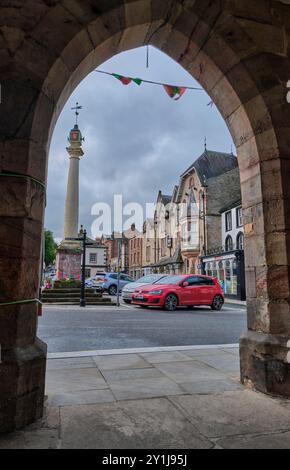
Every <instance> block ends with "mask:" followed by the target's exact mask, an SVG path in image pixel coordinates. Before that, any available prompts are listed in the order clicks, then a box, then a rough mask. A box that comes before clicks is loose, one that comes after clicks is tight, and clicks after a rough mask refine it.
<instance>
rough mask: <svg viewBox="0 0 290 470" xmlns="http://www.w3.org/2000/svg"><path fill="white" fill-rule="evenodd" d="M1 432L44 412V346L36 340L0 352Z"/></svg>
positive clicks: (32, 419)
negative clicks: (22, 346)
mask: <svg viewBox="0 0 290 470" xmlns="http://www.w3.org/2000/svg"><path fill="white" fill-rule="evenodd" d="M1 361H2V362H1V363H0V433H1V432H9V431H12V430H14V429H19V428H21V427H23V426H26V425H27V424H29V423H32V422H33V421H35V420H36V419H39V418H41V416H42V413H43V400H44V385H45V365H46V345H45V344H44V343H42V342H41V341H40V340H37V341H36V342H35V343H34V345H32V346H31V347H29V348H25V349H20V348H17V349H14V350H9V351H2V358H1Z"/></svg>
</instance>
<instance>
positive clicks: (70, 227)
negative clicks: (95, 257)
mask: <svg viewBox="0 0 290 470" xmlns="http://www.w3.org/2000/svg"><path fill="white" fill-rule="evenodd" d="M68 141H69V143H70V146H69V147H68V148H67V149H66V150H67V152H68V154H69V156H70V164H69V174H68V182H67V192H66V202H65V214H64V239H63V241H62V242H61V245H60V248H59V250H58V253H57V258H56V268H57V276H58V278H59V279H63V278H66V277H73V278H78V277H80V274H81V245H80V243H79V242H78V241H74V240H70V239H71V238H77V237H78V232H79V230H78V229H79V163H80V158H81V157H82V156H83V155H84V152H83V150H82V141H83V138H82V134H81V132H80V130H79V128H78V125H77V124H76V125H75V126H74V128H73V129H72V130H71V131H70V135H69V138H68Z"/></svg>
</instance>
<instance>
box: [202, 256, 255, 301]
mask: <svg viewBox="0 0 290 470" xmlns="http://www.w3.org/2000/svg"><path fill="white" fill-rule="evenodd" d="M201 267H202V273H203V274H206V275H207V276H212V277H216V278H217V279H218V280H219V282H220V284H221V286H222V288H223V291H224V294H225V296H226V297H228V298H232V299H236V300H246V288H245V263H244V252H243V251H242V250H235V251H230V252H225V253H221V254H214V255H208V256H204V257H203V258H202V264H201Z"/></svg>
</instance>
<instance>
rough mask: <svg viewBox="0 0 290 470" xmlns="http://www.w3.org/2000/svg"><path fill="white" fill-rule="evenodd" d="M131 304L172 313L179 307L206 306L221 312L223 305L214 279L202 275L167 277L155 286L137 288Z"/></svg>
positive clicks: (222, 296) (219, 290)
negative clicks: (161, 308)
mask: <svg viewBox="0 0 290 470" xmlns="http://www.w3.org/2000/svg"><path fill="white" fill-rule="evenodd" d="M132 303H133V304H135V305H140V306H144V307H149V306H151V307H163V308H165V309H166V310H169V311H173V310H176V308H177V307H179V306H187V307H189V308H193V307H194V306H196V305H208V306H210V307H211V308H212V310H221V309H222V306H223V304H224V294H223V290H222V288H221V286H220V284H219V282H218V280H217V279H216V278H213V277H209V276H202V275H192V274H188V275H179V276H167V277H165V278H163V279H160V280H159V281H157V282H156V283H155V284H151V285H149V286H144V287H138V288H137V289H136V291H135V292H134V294H133V296H132Z"/></svg>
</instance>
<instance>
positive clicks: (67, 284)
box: [53, 279, 82, 289]
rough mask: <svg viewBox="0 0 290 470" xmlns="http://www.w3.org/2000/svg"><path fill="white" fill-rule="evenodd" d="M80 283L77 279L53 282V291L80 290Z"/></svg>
mask: <svg viewBox="0 0 290 470" xmlns="http://www.w3.org/2000/svg"><path fill="white" fill-rule="evenodd" d="M81 286H82V283H81V281H79V280H78V279H61V280H59V281H54V282H53V288H54V289H80V288H81Z"/></svg>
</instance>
